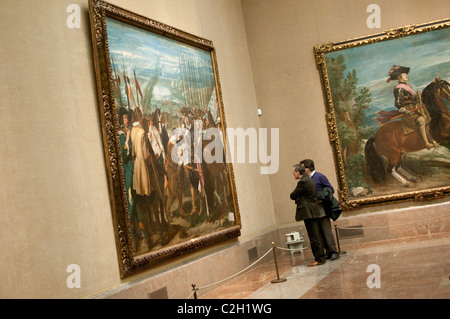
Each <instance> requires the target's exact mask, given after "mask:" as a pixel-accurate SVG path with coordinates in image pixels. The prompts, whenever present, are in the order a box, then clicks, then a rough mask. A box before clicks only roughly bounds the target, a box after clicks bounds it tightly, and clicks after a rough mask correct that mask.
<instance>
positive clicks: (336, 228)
mask: <svg viewBox="0 0 450 319" xmlns="http://www.w3.org/2000/svg"><path fill="white" fill-rule="evenodd" d="M334 231H335V232H336V241H337V245H338V251H339V253H340V254H345V253H347V252H346V251H341V245H340V243H339V232H338V227H337V225H336V224H335V225H334Z"/></svg>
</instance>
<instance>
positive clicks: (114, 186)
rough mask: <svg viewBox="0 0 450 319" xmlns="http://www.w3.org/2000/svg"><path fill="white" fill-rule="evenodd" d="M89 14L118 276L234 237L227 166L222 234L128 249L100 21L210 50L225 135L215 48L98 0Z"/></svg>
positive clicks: (237, 218) (231, 177)
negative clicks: (227, 207) (140, 250)
mask: <svg viewBox="0 0 450 319" xmlns="http://www.w3.org/2000/svg"><path fill="white" fill-rule="evenodd" d="M89 16H90V22H91V36H92V41H93V55H94V65H95V74H96V80H97V94H98V100H99V111H100V119H101V128H102V137H103V141H104V152H105V162H106V169H107V178H108V186H109V194H110V202H111V210H112V219H113V226H114V231H115V240H116V246H117V254H118V261H119V268H120V275H121V278H125V277H129V276H132V275H134V274H136V273H139V272H142V271H145V270H148V269H150V268H151V267H154V266H155V265H160V264H162V263H165V262H168V261H171V260H174V259H175V258H177V257H180V256H185V255H186V254H188V253H191V252H194V251H198V250H200V249H202V248H204V247H206V246H211V245H214V244H218V243H221V242H224V241H228V240H231V239H234V238H237V237H238V236H240V234H241V232H240V229H241V221H240V212H239V206H238V202H237V194H236V191H235V189H236V187H235V177H234V171H233V167H232V164H231V163H227V164H226V165H227V167H228V179H229V183H230V188H231V193H232V198H233V205H234V215H235V216H234V218H235V221H234V222H232V223H231V226H229V227H228V228H226V229H224V230H219V231H215V232H211V233H208V234H205V235H203V236H199V237H196V238H193V239H190V240H187V241H185V242H182V243H179V244H175V245H172V246H169V247H166V248H163V249H159V250H157V251H154V252H153V251H150V252H149V253H146V254H143V255H139V256H137V255H136V254H135V251H134V248H133V245H132V235H131V230H130V228H131V224H130V220H129V218H128V214H127V198H126V190H125V181H124V169H123V161H122V157H121V155H120V144H119V138H118V128H119V116H118V111H117V109H116V107H115V106H114V105H115V95H114V75H113V71H112V67H111V60H110V52H109V44H108V34H107V30H106V18H107V17H108V18H112V19H115V20H118V21H120V22H124V23H127V24H129V25H131V26H133V27H137V28H140V29H143V30H146V31H150V32H152V33H155V34H158V35H162V36H164V37H167V38H170V39H172V40H176V41H179V42H180V43H184V44H188V45H190V46H193V47H197V48H200V49H203V50H206V51H208V52H210V54H211V60H212V65H213V69H214V77H215V83H216V84H215V85H216V91H217V102H218V104H219V110H220V119H221V123H222V129H223V132H224V134H225V132H226V120H225V112H224V108H223V100H222V91H221V86H220V77H219V73H218V66H217V58H216V50H215V48H214V46H213V43H212V42H211V41H209V40H206V39H203V38H200V37H197V36H195V35H192V34H189V33H186V32H184V31H181V30H178V29H176V28H173V27H170V26H168V25H166V24H164V23H161V22H158V21H155V20H152V19H148V18H145V17H143V16H140V15H138V14H135V13H132V12H130V11H127V10H125V9H122V8H119V7H117V6H115V5H112V4H109V3H107V2H104V1H100V0H89Z"/></svg>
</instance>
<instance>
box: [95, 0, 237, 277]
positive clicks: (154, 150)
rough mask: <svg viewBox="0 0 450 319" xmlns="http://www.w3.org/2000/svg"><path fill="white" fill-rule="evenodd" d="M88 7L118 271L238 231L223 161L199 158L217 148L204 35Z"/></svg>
mask: <svg viewBox="0 0 450 319" xmlns="http://www.w3.org/2000/svg"><path fill="white" fill-rule="evenodd" d="M89 16H90V22H91V36H92V44H93V56H94V67H95V74H96V81H97V95H98V102H99V105H98V107H99V111H100V112H99V113H100V120H101V130H102V137H103V144H104V153H105V163H106V170H107V178H108V186H109V195H110V196H109V197H110V202H111V210H112V219H113V227H114V233H115V241H116V246H117V254H118V262H119V268H120V276H121V278H125V277H129V276H132V275H134V274H137V273H139V272H142V271H145V270H148V269H150V268H153V267H155V266H158V265H162V264H163V263H167V262H170V261H174V260H175V259H176V258H178V257H186V256H187V255H188V254H190V253H192V252H195V251H199V250H201V249H204V248H205V247H210V246H212V245H215V244H219V243H222V242H225V241H229V240H233V239H235V238H237V237H239V236H240V230H241V221H240V212H239V206H238V201H237V194H236V187H235V177H234V171H233V167H232V164H231V163H228V161H226V160H224V161H212V162H211V161H208V162H207V161H205V160H202V155H203V154H204V152H206V149H207V147H209V148H208V151H209V152H212V153H215V155H216V157H214V158H219V157H217V155H218V154H219V153H220V152H222V154H225V153H226V150H224V148H225V146H226V144H225V143H223V141H224V140H225V139H224V138H225V137H226V136H225V134H226V120H225V112H224V106H223V100H222V91H221V86H220V77H219V72H218V65H217V57H216V50H215V48H214V46H213V43H212V42H211V41H209V40H207V39H203V38H201V37H198V36H195V35H192V34H189V33H187V32H184V31H181V30H179V29H176V28H173V27H170V26H168V25H166V24H164V23H161V22H158V21H155V20H152V19H149V18H146V17H143V16H141V15H138V14H136V13H132V12H130V11H128V10H126V9H123V8H120V7H117V6H115V5H112V4H109V3H107V2H104V1H98V0H90V1H89ZM211 132H212V133H211ZM207 133H208V134H209V136H208V137H206V134H207ZM212 142H214V143H215V144H214V146H215V147H211V145H213V144H211V143H212ZM219 145H223V146H222V148H220V147H219ZM210 155H211V154H210ZM199 157H200V160H199Z"/></svg>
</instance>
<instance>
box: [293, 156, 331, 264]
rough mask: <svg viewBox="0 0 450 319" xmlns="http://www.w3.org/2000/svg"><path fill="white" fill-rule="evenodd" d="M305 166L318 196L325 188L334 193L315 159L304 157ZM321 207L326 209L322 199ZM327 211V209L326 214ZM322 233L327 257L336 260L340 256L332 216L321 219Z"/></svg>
mask: <svg viewBox="0 0 450 319" xmlns="http://www.w3.org/2000/svg"><path fill="white" fill-rule="evenodd" d="M300 165H302V166H303V167H304V168H305V172H306V175H308V176H309V177H311V179H312V180H313V182H314V184H315V186H316V196H319V195H320V192H321V191H322V190H323V189H324V188H329V189H330V192H331V193H334V188H333V186H331V184H330V182H329V181H328V178H327V177H326V176H325V175H323V174H321V173H319V172H317V171H316V169H315V166H314V161H313V160H312V159H304V160H302V161H301V162H300ZM319 197H320V196H319ZM318 204H319V206H320V207H321V209H325V208H324V205H323V203H322V201H321V200H319V201H318ZM326 213H327V212H326V211H325V214H326ZM320 234H321V236H322V242H323V244H324V247H325V253H326V255H327V259H330V260H335V259H338V258H339V251H338V249H337V247H336V241H335V240H334V236H333V232H332V230H331V222H330V217H329V216H326V217H325V218H321V219H320Z"/></svg>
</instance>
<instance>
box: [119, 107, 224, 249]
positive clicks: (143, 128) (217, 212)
mask: <svg viewBox="0 0 450 319" xmlns="http://www.w3.org/2000/svg"><path fill="white" fill-rule="evenodd" d="M181 113H182V114H180V115H179V117H178V122H179V126H178V127H174V128H172V129H171V130H168V129H167V128H166V117H168V116H170V115H169V114H168V113H162V112H161V110H160V109H159V108H156V110H155V111H154V112H152V113H147V114H143V112H142V109H141V107H139V106H136V107H135V108H128V107H123V106H120V107H119V108H118V114H119V124H120V129H119V131H118V134H119V141H120V148H121V155H122V160H123V169H124V177H125V188H126V197H127V207H128V216H129V220H130V223H131V232H132V237H133V240H134V244H135V251H136V253H145V252H148V251H150V250H154V249H157V248H158V247H164V246H166V245H167V244H169V243H170V244H175V243H176V242H179V241H183V240H186V239H189V238H193V237H196V236H198V235H201V234H202V225H203V227H208V228H210V229H217V228H220V227H226V226H229V225H225V224H229V223H231V221H229V220H228V219H227V218H226V216H227V213H228V212H229V211H230V204H232V200H231V190H230V185H228V183H227V174H228V169H227V167H226V165H225V164H224V163H206V162H204V161H198V160H195V159H194V156H195V155H196V153H195V152H193V147H194V141H195V139H196V138H197V140H198V141H200V143H201V144H200V145H201V151H202V150H203V149H204V147H205V146H206V145H207V144H208V143H209V142H210V141H208V140H203V138H202V136H201V134H202V132H204V130H205V129H207V128H211V127H217V126H218V128H220V125H221V124H220V119H219V120H217V119H216V120H214V118H213V116H212V115H211V112H209V111H207V110H201V109H198V108H192V109H190V108H187V107H183V108H182V109H181ZM171 122H173V121H171ZM194 125H197V126H201V127H197V128H196V130H195V133H196V134H197V135H199V136H197V137H196V136H194ZM183 139H184V141H190V143H184V142H180V141H181V140H183ZM176 203H177V204H178V205H176ZM204 224H207V226H205V225H204ZM203 231H204V229H203Z"/></svg>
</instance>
